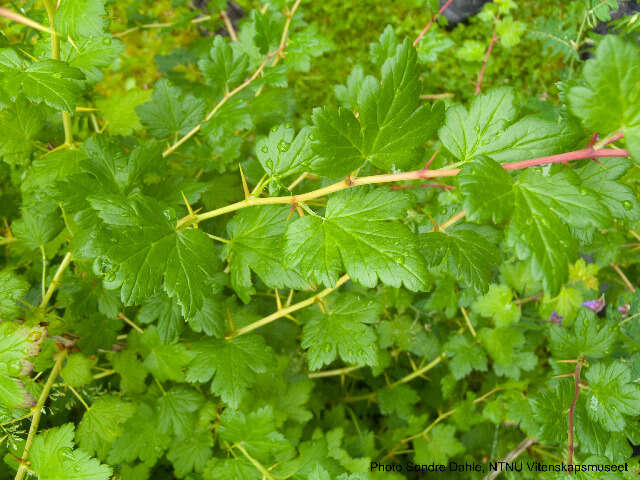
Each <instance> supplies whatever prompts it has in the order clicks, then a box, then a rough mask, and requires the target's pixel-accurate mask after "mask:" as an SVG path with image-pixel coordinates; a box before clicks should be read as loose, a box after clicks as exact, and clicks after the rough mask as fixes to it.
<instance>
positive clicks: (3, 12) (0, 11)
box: [0, 7, 55, 34]
mask: <svg viewBox="0 0 640 480" xmlns="http://www.w3.org/2000/svg"><path fill="white" fill-rule="evenodd" d="M0 17H4V18H6V19H8V20H12V21H14V22H18V23H21V24H23V25H26V26H27V27H31V28H33V29H35V30H39V31H41V32H46V33H49V34H52V33H53V34H55V31H53V30H52V29H50V28H47V27H45V26H44V25H40V24H39V23H38V22H35V21H33V20H31V19H30V18H27V17H25V16H24V15H20V14H19V13H16V12H12V11H11V10H9V9H8V8H4V7H0Z"/></svg>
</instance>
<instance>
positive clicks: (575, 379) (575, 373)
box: [567, 358, 584, 466]
mask: <svg viewBox="0 0 640 480" xmlns="http://www.w3.org/2000/svg"><path fill="white" fill-rule="evenodd" d="M583 362H584V359H582V358H580V359H578V362H577V363H576V369H575V370H574V371H573V385H574V389H575V393H574V394H573V401H572V402H571V407H569V447H568V450H569V453H568V455H567V465H568V466H571V465H573V416H574V414H575V410H576V404H577V403H578V397H579V396H580V371H581V370H582V363H583Z"/></svg>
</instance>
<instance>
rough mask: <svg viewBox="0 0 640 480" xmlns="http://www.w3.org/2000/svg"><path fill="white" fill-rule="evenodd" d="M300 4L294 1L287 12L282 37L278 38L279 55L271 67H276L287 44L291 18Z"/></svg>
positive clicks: (299, 0)
mask: <svg viewBox="0 0 640 480" xmlns="http://www.w3.org/2000/svg"><path fill="white" fill-rule="evenodd" d="M301 2H302V0H296V3H294V4H293V7H291V10H290V11H289V12H287V20H286V21H285V23H284V28H283V29H282V36H281V37H280V46H279V47H278V50H279V51H280V53H279V54H278V56H277V57H276V59H275V60H274V61H273V66H276V65H277V64H278V61H279V60H280V57H281V54H282V51H283V50H284V47H285V45H286V43H287V36H288V35H289V28H290V27H291V20H293V16H294V15H295V14H296V10H298V7H299V6H300V3H301Z"/></svg>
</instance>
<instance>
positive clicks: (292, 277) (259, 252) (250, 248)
mask: <svg viewBox="0 0 640 480" xmlns="http://www.w3.org/2000/svg"><path fill="white" fill-rule="evenodd" d="M289 211H290V208H289V207H286V206H279V205H269V206H263V207H262V206H261V207H254V208H251V209H245V210H243V211H242V212H240V213H239V214H238V215H236V216H235V217H234V218H233V219H232V220H231V221H230V222H229V223H228V224H227V232H228V233H229V237H230V241H231V243H229V244H228V247H227V248H226V254H227V256H228V258H229V266H230V268H231V284H232V286H233V288H234V289H235V290H236V293H237V294H238V296H239V297H240V298H241V299H242V300H243V301H244V302H245V303H248V302H249V300H250V298H251V295H253V294H254V293H255V289H254V288H253V286H252V283H253V282H252V281H251V272H250V270H249V269H251V270H253V271H254V272H255V273H256V274H257V275H258V276H259V277H260V279H261V280H262V281H263V282H264V283H265V285H267V286H268V287H271V288H285V287H286V288H295V289H298V290H299V289H304V288H307V287H308V282H307V281H306V280H305V279H304V278H303V276H302V275H301V274H300V273H299V271H298V270H297V269H295V268H288V266H287V265H286V264H285V263H284V262H283V261H282V246H283V243H284V233H285V230H286V228H287V220H288V217H289Z"/></svg>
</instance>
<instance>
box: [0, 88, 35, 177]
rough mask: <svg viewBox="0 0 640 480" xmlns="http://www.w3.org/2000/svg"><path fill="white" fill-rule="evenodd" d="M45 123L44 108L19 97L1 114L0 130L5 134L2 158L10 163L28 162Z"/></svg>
mask: <svg viewBox="0 0 640 480" xmlns="http://www.w3.org/2000/svg"><path fill="white" fill-rule="evenodd" d="M44 123H45V112H44V111H43V109H42V108H39V107H37V106H35V105H32V104H31V103H29V102H27V101H26V100H25V99H24V98H22V97H18V98H17V99H16V101H15V102H14V103H12V104H11V105H10V106H9V108H7V109H6V110H4V111H3V112H2V113H1V114H0V130H1V131H2V132H3V134H4V135H5V138H4V139H3V142H2V143H1V144H0V158H2V159H3V160H4V161H5V162H7V163H8V164H9V165H24V164H26V163H27V162H28V161H29V158H30V156H31V152H32V151H33V141H34V140H35V139H36V138H37V136H38V134H39V133H40V131H41V130H42V128H43V127H44Z"/></svg>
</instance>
